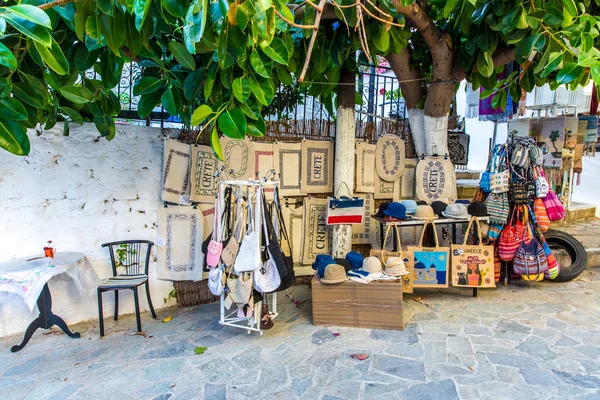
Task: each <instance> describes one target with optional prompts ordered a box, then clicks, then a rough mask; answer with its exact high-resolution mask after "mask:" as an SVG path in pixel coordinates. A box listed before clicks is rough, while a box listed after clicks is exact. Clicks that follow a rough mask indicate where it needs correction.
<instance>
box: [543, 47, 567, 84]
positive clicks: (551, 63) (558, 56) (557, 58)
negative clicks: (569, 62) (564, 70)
mask: <svg viewBox="0 0 600 400" xmlns="http://www.w3.org/2000/svg"><path fill="white" fill-rule="evenodd" d="M563 58H564V53H563V52H554V53H550V56H549V57H548V64H546V66H545V67H544V69H543V70H542V74H541V77H542V78H545V77H547V76H548V75H550V74H551V73H552V72H554V70H556V68H558V66H559V65H560V64H561V63H562V61H563Z"/></svg>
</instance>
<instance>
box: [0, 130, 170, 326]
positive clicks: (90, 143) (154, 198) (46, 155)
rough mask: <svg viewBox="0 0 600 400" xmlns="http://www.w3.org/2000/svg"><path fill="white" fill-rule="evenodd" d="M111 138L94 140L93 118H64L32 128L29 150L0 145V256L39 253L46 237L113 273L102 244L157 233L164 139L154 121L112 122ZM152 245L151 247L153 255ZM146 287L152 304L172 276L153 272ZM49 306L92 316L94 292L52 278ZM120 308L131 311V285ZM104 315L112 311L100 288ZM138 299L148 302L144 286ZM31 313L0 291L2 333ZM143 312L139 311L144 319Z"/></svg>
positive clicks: (70, 316) (78, 317) (71, 319)
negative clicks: (65, 127) (65, 129)
mask: <svg viewBox="0 0 600 400" xmlns="http://www.w3.org/2000/svg"><path fill="white" fill-rule="evenodd" d="M117 131H118V132H117V135H116V137H115V139H114V140H112V141H111V142H108V141H106V140H105V139H102V138H101V139H100V140H97V138H98V136H99V134H98V132H97V131H96V129H95V127H94V125H93V124H85V125H83V126H80V125H75V124H72V125H71V133H70V136H69V137H64V136H62V126H61V127H57V128H54V129H52V130H50V131H46V132H44V133H43V134H42V135H41V136H37V135H36V134H35V132H33V131H31V134H30V139H31V148H32V150H31V153H30V155H29V156H27V157H17V156H13V155H11V154H9V153H7V152H6V151H3V150H2V151H0V213H1V214H0V262H2V261H7V260H10V259H12V258H17V257H25V256H32V255H37V254H40V253H41V252H42V248H43V247H44V245H45V244H46V241H47V240H52V241H53V242H54V245H55V247H56V248H57V249H58V251H61V250H62V251H77V252H82V253H85V254H86V255H87V256H88V258H89V259H90V260H91V262H92V264H93V265H94V268H95V269H96V272H97V273H98V275H99V276H100V278H107V277H109V276H110V275H111V269H110V260H109V258H108V250H107V249H104V248H102V247H101V246H100V245H101V244H102V243H105V242H110V241H114V240H124V239H149V240H153V241H155V240H156V223H157V209H158V206H159V205H160V204H161V202H160V178H161V173H162V157H163V142H162V133H161V130H160V129H158V128H147V127H140V126H127V125H117ZM155 250H156V248H154V249H153V253H154V254H153V257H152V258H153V259H154V255H155V253H156V252H155ZM155 268H156V264H155V262H152V264H151V266H150V289H151V292H152V299H153V304H154V307H155V309H157V308H161V307H164V306H165V303H164V300H163V298H165V297H167V295H168V293H169V292H170V291H171V290H172V288H173V285H172V283H171V282H165V281H158V280H156V279H155V278H153V277H154V276H155ZM50 290H51V292H52V298H53V311H54V312H55V313H56V314H58V315H60V316H61V317H63V318H64V319H65V320H66V321H67V323H71V324H72V323H75V322H78V321H82V320H88V319H96V318H97V317H98V311H97V303H96V295H95V294H93V295H84V296H81V295H80V294H79V292H78V291H77V289H76V287H75V285H74V284H73V282H72V280H71V279H70V278H67V277H64V278H60V277H55V278H53V279H52V280H50ZM121 293H122V294H121V296H120V302H119V303H120V304H119V308H120V313H121V314H124V313H131V312H133V298H132V296H131V292H130V291H126V292H121ZM104 297H105V301H104V311H105V316H106V317H108V316H110V315H112V311H113V305H112V298H113V296H112V294H110V293H109V294H106V295H105V296H104ZM140 306H141V307H142V308H143V309H147V301H146V296H145V292H143V291H140ZM36 316H37V309H35V310H34V312H33V313H31V312H29V309H28V308H27V306H26V305H25V303H24V302H23V300H22V299H21V298H20V297H19V296H17V295H16V294H13V293H6V292H0V336H5V335H9V334H13V333H18V332H23V331H24V330H25V329H26V328H27V326H28V325H29V323H30V322H31V321H32V320H33V318H35V317H36ZM145 323H149V320H147V319H142V324H145Z"/></svg>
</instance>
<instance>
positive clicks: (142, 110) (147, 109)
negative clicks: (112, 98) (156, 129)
mask: <svg viewBox="0 0 600 400" xmlns="http://www.w3.org/2000/svg"><path fill="white" fill-rule="evenodd" d="M164 91H165V89H164V88H159V89H158V90H155V91H154V92H152V93H148V94H144V95H142V97H140V101H139V103H138V110H137V111H138V115H139V116H140V117H141V118H146V117H147V116H148V115H150V113H152V111H153V110H154V108H155V107H156V106H157V105H159V104H160V99H161V97H162V95H163V93H164Z"/></svg>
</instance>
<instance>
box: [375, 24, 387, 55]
mask: <svg viewBox="0 0 600 400" xmlns="http://www.w3.org/2000/svg"><path fill="white" fill-rule="evenodd" d="M371 39H372V40H373V44H374V45H375V47H376V48H377V50H379V51H381V52H382V53H385V52H387V51H388V49H389V47H390V33H389V32H388V31H386V30H385V27H384V26H383V25H382V24H377V23H375V24H372V25H371Z"/></svg>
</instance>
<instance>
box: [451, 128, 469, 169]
mask: <svg viewBox="0 0 600 400" xmlns="http://www.w3.org/2000/svg"><path fill="white" fill-rule="evenodd" d="M448 152H449V153H450V154H449V155H450V161H451V162H452V164H454V165H467V164H468V163H469V135H467V134H466V133H464V132H448Z"/></svg>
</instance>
